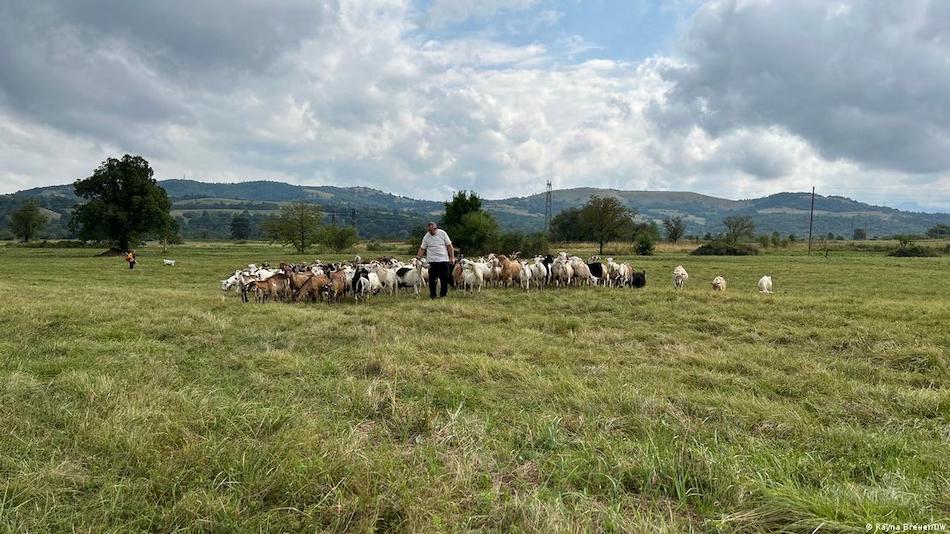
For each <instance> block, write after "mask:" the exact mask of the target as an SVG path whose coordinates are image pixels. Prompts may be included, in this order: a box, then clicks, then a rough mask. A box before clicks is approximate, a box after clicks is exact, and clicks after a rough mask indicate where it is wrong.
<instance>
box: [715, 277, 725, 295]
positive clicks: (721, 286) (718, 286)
mask: <svg viewBox="0 0 950 534" xmlns="http://www.w3.org/2000/svg"><path fill="white" fill-rule="evenodd" d="M712 287H713V289H714V290H716V291H725V290H726V279H725V278H723V277H721V276H717V277H715V278H713V281H712Z"/></svg>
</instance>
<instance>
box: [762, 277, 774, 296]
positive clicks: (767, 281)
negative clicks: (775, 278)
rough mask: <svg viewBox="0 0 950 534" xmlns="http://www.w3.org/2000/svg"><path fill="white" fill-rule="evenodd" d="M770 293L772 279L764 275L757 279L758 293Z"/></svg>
mask: <svg viewBox="0 0 950 534" xmlns="http://www.w3.org/2000/svg"><path fill="white" fill-rule="evenodd" d="M771 292H772V277H771V276H770V275H765V276H763V277H762V278H759V293H771Z"/></svg>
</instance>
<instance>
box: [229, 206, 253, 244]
mask: <svg viewBox="0 0 950 534" xmlns="http://www.w3.org/2000/svg"><path fill="white" fill-rule="evenodd" d="M250 236H251V214H250V213H249V212H248V211H247V210H244V211H243V212H242V213H241V214H239V215H234V216H233V217H231V239H234V240H235V241H244V240H246V239H247V238H249V237H250Z"/></svg>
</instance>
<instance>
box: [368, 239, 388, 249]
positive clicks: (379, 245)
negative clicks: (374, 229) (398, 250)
mask: <svg viewBox="0 0 950 534" xmlns="http://www.w3.org/2000/svg"><path fill="white" fill-rule="evenodd" d="M366 250H368V251H370V252H379V251H380V250H386V247H385V246H384V245H383V244H382V243H380V242H379V241H377V240H375V239H374V240H372V241H370V242H369V243H367V244H366Z"/></svg>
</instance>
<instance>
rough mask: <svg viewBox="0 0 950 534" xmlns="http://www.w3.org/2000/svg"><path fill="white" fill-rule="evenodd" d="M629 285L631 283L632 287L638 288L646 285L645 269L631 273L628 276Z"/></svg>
mask: <svg viewBox="0 0 950 534" xmlns="http://www.w3.org/2000/svg"><path fill="white" fill-rule="evenodd" d="M630 285H632V286H633V287H635V288H637V289H640V288H642V287H644V286H646V285H647V272H646V271H640V272H634V273H633V275H631V277H630Z"/></svg>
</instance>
